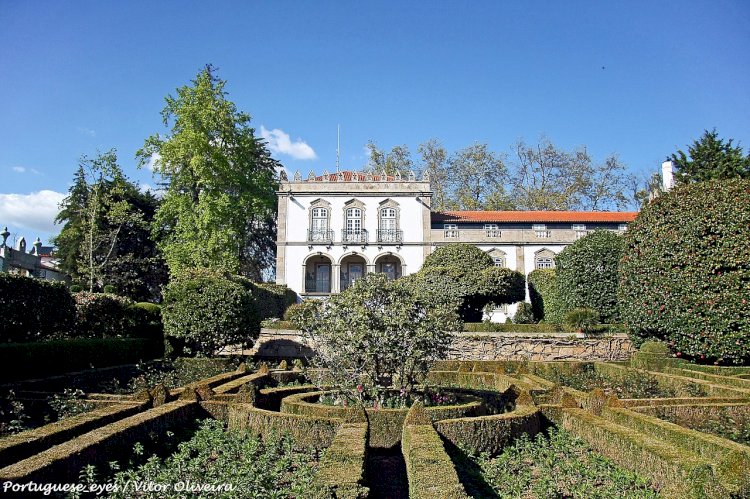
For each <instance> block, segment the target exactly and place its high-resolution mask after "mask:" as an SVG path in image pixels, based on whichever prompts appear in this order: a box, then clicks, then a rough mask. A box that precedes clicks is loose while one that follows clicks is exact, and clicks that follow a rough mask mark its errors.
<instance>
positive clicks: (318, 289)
mask: <svg viewBox="0 0 750 499" xmlns="http://www.w3.org/2000/svg"><path fill="white" fill-rule="evenodd" d="M305 292H306V293H330V292H331V281H330V279H305Z"/></svg>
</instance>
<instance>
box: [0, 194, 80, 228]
mask: <svg viewBox="0 0 750 499" xmlns="http://www.w3.org/2000/svg"><path fill="white" fill-rule="evenodd" d="M64 198H65V194H63V193H61V192H55V191H48V190H43V191H39V192H32V193H31V194H0V225H2V226H3V227H4V226H6V225H15V226H18V227H22V228H24V229H31V230H36V231H39V232H46V233H51V232H55V231H57V230H58V228H56V227H55V223H54V221H55V217H56V216H57V213H58V211H59V210H60V206H59V205H60V203H61V202H62V200H63V199H64Z"/></svg>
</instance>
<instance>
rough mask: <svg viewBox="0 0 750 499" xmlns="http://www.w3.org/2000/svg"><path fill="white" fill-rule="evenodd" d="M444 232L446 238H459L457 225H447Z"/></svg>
mask: <svg viewBox="0 0 750 499" xmlns="http://www.w3.org/2000/svg"><path fill="white" fill-rule="evenodd" d="M443 230H444V231H445V237H451V238H452V237H458V225H456V224H445V225H443Z"/></svg>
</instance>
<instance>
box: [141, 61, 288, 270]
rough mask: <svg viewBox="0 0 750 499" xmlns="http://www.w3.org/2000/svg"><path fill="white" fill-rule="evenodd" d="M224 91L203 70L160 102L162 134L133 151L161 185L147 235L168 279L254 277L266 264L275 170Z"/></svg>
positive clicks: (210, 70)
mask: <svg viewBox="0 0 750 499" xmlns="http://www.w3.org/2000/svg"><path fill="white" fill-rule="evenodd" d="M225 85H226V82H225V81H223V80H221V79H219V78H218V77H217V76H216V70H215V69H214V68H213V67H212V66H211V65H208V66H206V67H205V68H204V69H203V70H202V71H200V72H199V73H198V75H197V76H196V78H195V80H193V82H192V85H186V86H183V87H180V88H178V89H177V95H176V96H172V95H170V96H168V97H167V98H166V106H165V107H164V109H163V110H162V117H163V121H164V125H165V126H171V129H170V131H169V134H168V135H167V136H162V135H159V134H156V135H152V136H151V137H149V138H148V139H146V141H145V143H144V146H143V148H142V149H140V150H139V151H138V153H137V156H138V158H139V160H140V164H141V165H145V164H147V163H149V162H150V161H151V162H153V164H154V172H155V173H156V174H158V175H160V176H161V178H162V179H163V181H164V182H165V188H166V191H165V194H164V198H163V200H162V203H161V205H160V206H159V209H158V211H157V213H156V220H155V224H154V228H153V232H154V235H155V236H156V239H157V241H158V243H159V247H160V248H161V249H162V251H163V253H164V256H165V258H166V261H167V264H168V266H169V270H170V272H171V273H172V274H178V273H180V272H182V271H184V270H186V269H190V268H202V267H206V268H211V269H216V270H224V271H229V272H232V273H238V272H242V273H243V274H245V275H248V276H249V277H254V278H259V277H260V274H261V273H262V271H263V269H264V268H265V267H266V266H268V265H269V264H270V263H271V262H272V261H273V252H274V251H275V226H274V225H273V219H274V217H275V210H276V202H277V201H276V194H275V190H274V179H275V175H276V171H277V169H278V168H280V164H279V163H278V162H277V161H275V160H274V159H272V158H271V155H270V152H269V151H268V149H267V147H266V145H265V143H264V142H263V141H262V140H261V139H258V138H256V137H255V135H254V130H253V128H251V127H250V116H249V115H248V114H246V113H244V112H241V111H238V110H237V107H236V106H235V105H234V103H232V102H231V101H229V100H227V94H226V92H225V91H224V87H225Z"/></svg>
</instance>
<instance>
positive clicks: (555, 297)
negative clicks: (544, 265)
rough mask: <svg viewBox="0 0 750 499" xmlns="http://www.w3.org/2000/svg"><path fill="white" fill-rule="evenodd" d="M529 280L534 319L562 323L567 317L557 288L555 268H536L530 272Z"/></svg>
mask: <svg viewBox="0 0 750 499" xmlns="http://www.w3.org/2000/svg"><path fill="white" fill-rule="evenodd" d="M528 282H529V297H530V298H531V307H532V311H533V313H534V319H536V320H537V321H541V320H544V321H545V322H551V323H553V324H562V322H563V319H564V318H565V304H564V303H563V302H562V300H561V299H560V295H559V292H558V290H557V275H556V272H555V269H537V270H534V271H532V272H531V273H530V274H529V276H528Z"/></svg>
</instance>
